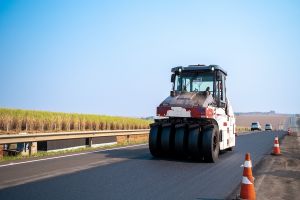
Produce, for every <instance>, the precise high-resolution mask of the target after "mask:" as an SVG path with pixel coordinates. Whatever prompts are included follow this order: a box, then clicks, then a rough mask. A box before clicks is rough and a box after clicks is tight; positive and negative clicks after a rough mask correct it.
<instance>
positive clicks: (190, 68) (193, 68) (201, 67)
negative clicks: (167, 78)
mask: <svg viewBox="0 0 300 200" xmlns="http://www.w3.org/2000/svg"><path fill="white" fill-rule="evenodd" d="M214 70H219V71H221V72H223V73H224V74H225V75H226V76H227V72H226V71H225V70H224V69H223V68H222V67H220V66H219V65H199V64H198V65H189V66H187V67H182V66H178V67H173V68H172V70H171V72H178V71H198V72H201V71H214Z"/></svg>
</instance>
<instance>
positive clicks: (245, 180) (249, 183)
mask: <svg viewBox="0 0 300 200" xmlns="http://www.w3.org/2000/svg"><path fill="white" fill-rule="evenodd" d="M242 183H243V184H247V185H251V184H252V182H251V181H250V180H249V179H248V177H246V176H243V179H242Z"/></svg>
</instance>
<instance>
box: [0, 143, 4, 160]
mask: <svg viewBox="0 0 300 200" xmlns="http://www.w3.org/2000/svg"><path fill="white" fill-rule="evenodd" d="M3 146H4V145H3V144H0V159H2V158H3Z"/></svg>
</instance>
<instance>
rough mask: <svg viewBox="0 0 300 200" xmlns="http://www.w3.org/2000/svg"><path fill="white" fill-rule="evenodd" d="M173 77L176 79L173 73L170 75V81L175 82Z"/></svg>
mask: <svg viewBox="0 0 300 200" xmlns="http://www.w3.org/2000/svg"><path fill="white" fill-rule="evenodd" d="M175 79H176V75H175V74H172V75H171V82H172V83H174V82H175Z"/></svg>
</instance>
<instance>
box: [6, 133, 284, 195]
mask: <svg viewBox="0 0 300 200" xmlns="http://www.w3.org/2000/svg"><path fill="white" fill-rule="evenodd" d="M284 134H285V133H284V132H255V133H251V134H246V135H242V136H238V137H237V146H236V147H235V149H234V151H232V152H225V153H222V154H221V155H220V158H219V160H218V162H217V163H203V162H202V163H199V162H198V163H197V162H191V161H188V160H160V159H154V158H153V157H152V156H151V155H150V153H149V150H148V146H147V145H139V146H134V147H129V148H123V149H119V150H117V149H116V150H110V151H100V152H94V153H88V154H81V155H75V156H69V157H63V158H55V159H48V160H42V161H37V162H26V163H20V161H15V163H17V162H19V163H20V164H17V165H5V164H7V163H1V164H0V199H1V200H2V199H3V200H4V199H10V200H12V199H18V200H19V199H31V200H33V199H38V200H40V199H42V200H47V199H51V200H52V199H55V200H59V199H72V200H77V199H85V200H88V199H202V200H210V199H226V198H227V197H228V196H229V195H230V194H231V192H232V191H233V190H234V189H236V188H237V187H238V185H239V184H240V181H241V179H242V170H243V168H242V167H241V164H242V163H243V162H244V156H245V153H246V152H250V153H251V159H252V164H253V165H255V164H257V163H258V162H259V161H260V160H261V159H262V158H263V156H264V155H265V154H269V153H270V152H271V150H272V148H273V141H274V136H275V135H278V136H279V138H282V137H283V135H284ZM21 162H23V161H21ZM254 167H255V166H254Z"/></svg>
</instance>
